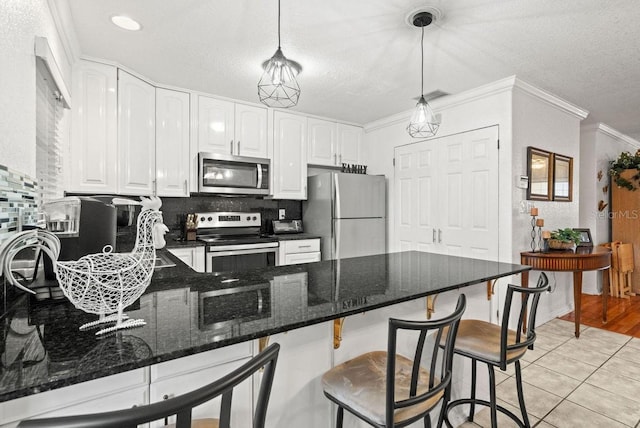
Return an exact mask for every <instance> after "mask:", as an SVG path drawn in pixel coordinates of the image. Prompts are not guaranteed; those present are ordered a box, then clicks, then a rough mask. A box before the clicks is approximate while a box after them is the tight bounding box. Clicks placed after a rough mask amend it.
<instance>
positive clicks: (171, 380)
mask: <svg viewBox="0 0 640 428" xmlns="http://www.w3.org/2000/svg"><path fill="white" fill-rule="evenodd" d="M251 348H252V347H251V343H250V342H245V343H239V344H237V345H231V346H228V347H224V348H220V349H214V350H212V351H208V352H202V353H199V354H195V355H190V356H188V357H183V358H180V359H177V360H171V361H167V362H164V363H160V364H155V365H153V366H151V383H150V386H149V400H150V402H151V403H156V402H160V401H162V400H166V399H168V398H173V397H176V396H178V395H181V394H184V393H187V392H190V391H193V390H194V389H197V388H199V387H202V386H204V385H206V384H209V383H211V382H213V381H215V380H216V379H219V378H221V377H223V376H224V375H227V374H229V373H230V372H231V371H233V370H235V369H236V368H238V367H240V366H241V365H242V364H244V363H246V362H247V361H249V359H250V358H251ZM252 393H253V389H252V382H251V381H250V380H247V381H246V382H243V383H241V384H240V385H239V386H238V387H236V388H235V389H234V391H233V405H232V409H231V420H232V421H234V426H251V425H252V419H253V418H252ZM219 409H220V397H219V398H217V399H215V400H212V401H210V402H207V403H205V404H203V405H201V406H198V407H196V408H195V409H194V410H193V417H194V418H211V417H218V416H219V414H218V412H219ZM169 423H175V417H171V418H169ZM162 425H163V424H162V423H161V421H159V422H155V423H151V426H152V427H156V426H162Z"/></svg>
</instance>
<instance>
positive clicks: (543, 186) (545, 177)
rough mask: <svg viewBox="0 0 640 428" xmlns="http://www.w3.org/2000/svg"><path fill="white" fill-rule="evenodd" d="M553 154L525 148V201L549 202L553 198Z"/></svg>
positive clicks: (533, 148)
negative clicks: (527, 181) (527, 182)
mask: <svg viewBox="0 0 640 428" xmlns="http://www.w3.org/2000/svg"><path fill="white" fill-rule="evenodd" d="M552 160H553V153H551V152H548V151H546V150H541V149H537V148H535V147H531V146H529V147H527V176H528V177H529V185H528V186H527V199H528V200H533V201H551V200H552V198H553V195H552V188H553V163H552Z"/></svg>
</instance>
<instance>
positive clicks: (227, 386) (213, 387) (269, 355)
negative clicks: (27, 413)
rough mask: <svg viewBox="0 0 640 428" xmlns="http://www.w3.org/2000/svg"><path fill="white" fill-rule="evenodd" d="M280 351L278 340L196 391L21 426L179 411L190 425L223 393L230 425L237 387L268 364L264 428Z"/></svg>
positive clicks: (182, 426) (122, 420)
mask: <svg viewBox="0 0 640 428" xmlns="http://www.w3.org/2000/svg"><path fill="white" fill-rule="evenodd" d="M279 351H280V345H279V344H277V343H274V344H272V345H271V346H269V347H268V348H266V349H265V350H264V351H262V352H261V353H260V354H258V355H256V356H255V357H254V358H252V359H251V360H249V361H248V362H247V363H245V364H243V365H242V366H241V367H238V368H237V369H236V370H234V371H232V372H231V373H229V374H227V375H226V376H224V377H222V378H220V379H218V380H216V381H214V382H212V383H210V384H208V385H205V386H203V387H201V388H198V389H196V390H194V391H191V392H188V393H186V394H183V395H180V396H178V397H174V398H170V399H168V400H164V401H161V402H158V403H153V404H149V405H146V406H140V407H134V408H131V409H125V410H117V411H112V412H104V413H94V414H87V415H75V416H64V417H56V418H42V419H31V420H24V421H22V422H20V424H19V425H18V427H20V428H62V427H65V428H129V427H130V428H136V427H137V426H138V425H139V424H144V423H147V422H151V421H155V420H158V419H163V418H165V417H168V416H173V415H176V416H177V419H176V428H190V427H191V410H192V409H193V408H194V407H196V406H199V405H200V404H203V403H206V402H207V401H209V400H212V399H214V398H216V397H219V396H222V403H221V409H220V421H219V427H220V428H229V424H230V418H231V399H232V396H233V389H234V387H235V386H237V385H238V384H240V383H242V382H243V381H244V380H246V379H248V378H250V377H251V376H252V375H253V374H254V373H255V372H257V371H258V370H260V369H261V368H263V367H264V372H263V374H262V382H261V384H260V392H259V394H258V402H257V405H256V410H255V414H254V419H253V420H254V422H253V426H254V428H263V427H264V424H265V419H266V413H267V404H268V402H269V396H270V395H271V386H272V385H273V377H274V373H275V369H276V362H277V360H278V352H279Z"/></svg>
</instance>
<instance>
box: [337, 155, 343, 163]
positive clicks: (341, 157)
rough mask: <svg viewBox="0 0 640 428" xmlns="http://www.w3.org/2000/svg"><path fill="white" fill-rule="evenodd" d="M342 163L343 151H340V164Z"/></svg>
mask: <svg viewBox="0 0 640 428" xmlns="http://www.w3.org/2000/svg"><path fill="white" fill-rule="evenodd" d="M341 163H342V153H340V163H339V164H341ZM339 164H338V165H339Z"/></svg>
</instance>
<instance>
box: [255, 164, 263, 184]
mask: <svg viewBox="0 0 640 428" xmlns="http://www.w3.org/2000/svg"><path fill="white" fill-rule="evenodd" d="M257 168H258V184H257V186H256V189H262V164H260V163H259V164H258V165H257Z"/></svg>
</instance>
